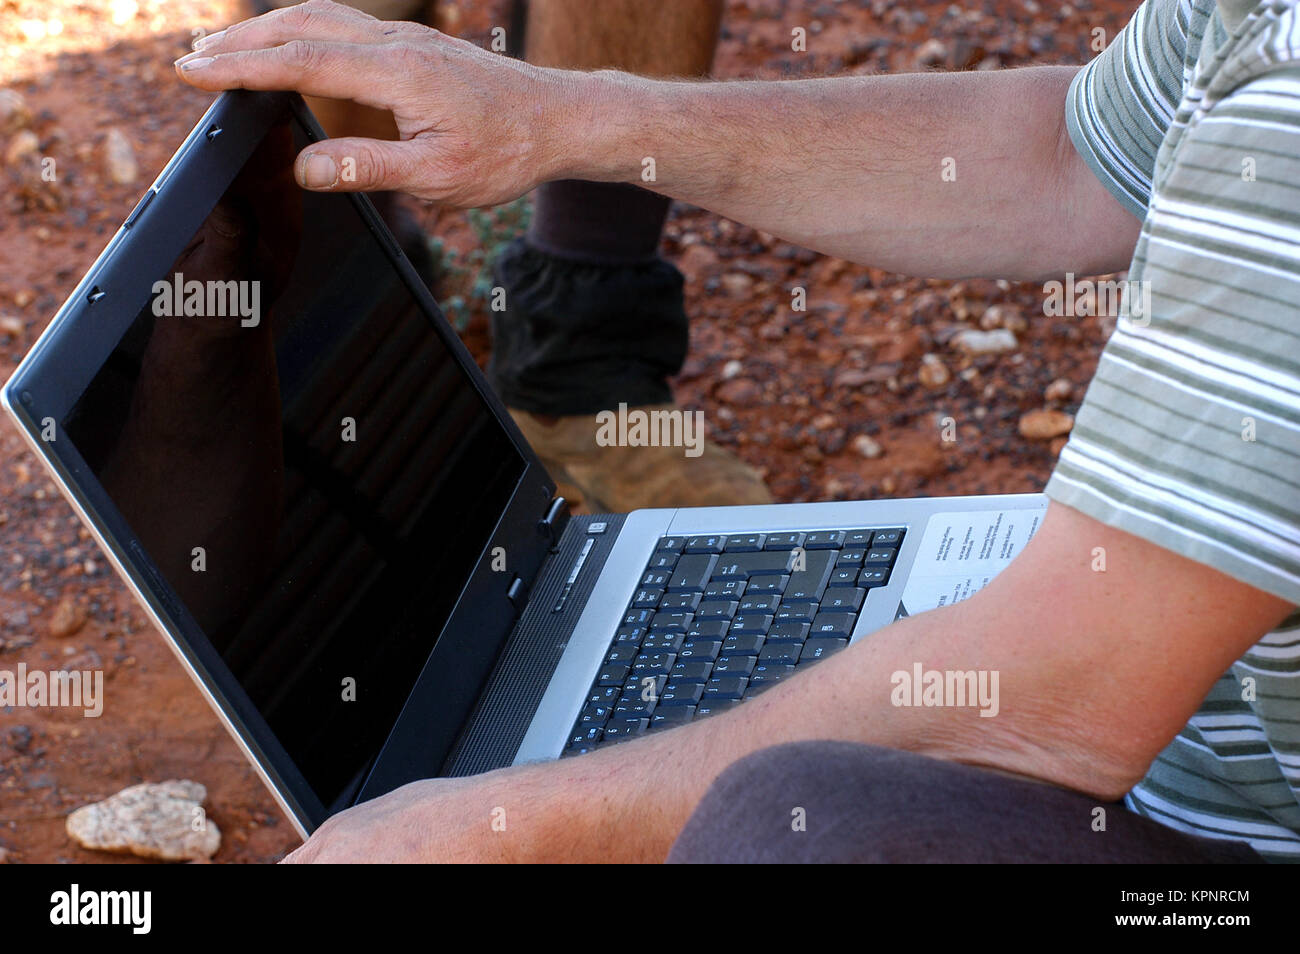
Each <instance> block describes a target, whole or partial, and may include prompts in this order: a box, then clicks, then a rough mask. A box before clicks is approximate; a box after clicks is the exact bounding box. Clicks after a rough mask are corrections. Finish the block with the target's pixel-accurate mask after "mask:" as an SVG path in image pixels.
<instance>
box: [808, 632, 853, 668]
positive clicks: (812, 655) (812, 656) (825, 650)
mask: <svg viewBox="0 0 1300 954" xmlns="http://www.w3.org/2000/svg"><path fill="white" fill-rule="evenodd" d="M848 644H849V641H848V640H847V639H830V638H825V639H810V640H808V642H806V643H804V644H803V652H802V653H800V654H799V665H801V666H802V665H804V664H805V663H810V662H816V661H817V660H819V659H825V658H826V657H827V656H831V655H833V654H835V653H837V652H839V651H840V650H841V649H843V648H844V647H845V646H847V645H848Z"/></svg>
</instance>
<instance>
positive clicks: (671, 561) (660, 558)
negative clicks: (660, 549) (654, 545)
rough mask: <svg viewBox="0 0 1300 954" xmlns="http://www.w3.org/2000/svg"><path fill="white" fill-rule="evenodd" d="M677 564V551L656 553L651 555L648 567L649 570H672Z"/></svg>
mask: <svg viewBox="0 0 1300 954" xmlns="http://www.w3.org/2000/svg"><path fill="white" fill-rule="evenodd" d="M676 565H677V554H676V553H656V554H653V555H652V556H651V557H650V562H649V564H647V566H646V569H649V570H671V569H672V568H673V567H675V566H676Z"/></svg>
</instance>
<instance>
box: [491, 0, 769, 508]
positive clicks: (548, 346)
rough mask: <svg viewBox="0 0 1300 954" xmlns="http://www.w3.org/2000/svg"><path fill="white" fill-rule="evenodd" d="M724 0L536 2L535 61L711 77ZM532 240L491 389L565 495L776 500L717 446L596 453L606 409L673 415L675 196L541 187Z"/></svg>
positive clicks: (683, 346)
mask: <svg viewBox="0 0 1300 954" xmlns="http://www.w3.org/2000/svg"><path fill="white" fill-rule="evenodd" d="M722 6H723V4H722V0H657V2H654V3H646V2H645V0H528V3H527V14H526V23H527V29H526V31H525V50H526V58H527V59H528V61H529V62H531V63H536V64H538V65H541V66H557V67H566V68H570V69H600V68H617V69H622V70H627V71H629V72H633V73H640V74H643V75H652V76H702V75H704V74H706V73H707V72H708V71H709V68H710V66H711V64H712V60H713V51H714V47H715V44H716V41H717V35H718V26H719V23H720V21H721V17H722ZM534 201H535V205H534V213H533V219H532V223H531V225H530V227H529V230H528V234H527V235H526V236H525V237H523V238H521V239H518V240H516V241H515V242H514V243H512V244H511V245H510V246H509V247H508V248H507V249H506V251H505V252H504V253H503V254H502V255H501V257H500V259H499V260H498V262H497V264H496V274H497V281H498V283H499V284H500V285H501V286H502V287H503V288H504V289H505V292H506V295H505V303H506V308H505V310H504V311H502V312H499V313H494V314H493V316H492V331H493V351H492V361H491V364H490V365H489V368H488V374H489V377H490V378H491V380H492V383H493V386H494V387H495V388H496V389H497V391H498V393H499V394H500V395H501V396H502V399H503V400H504V401H505V403H506V404H507V406H508V407H510V409H511V412H512V414H513V415H514V417H515V420H516V422H517V423H518V424H519V426H520V428H521V429H522V430H523V432H524V435H525V436H526V437H527V438H528V440H529V443H531V444H532V445H533V447H534V449H535V450H537V452H538V454H539V455H540V456H541V457H542V460H543V462H544V463H545V464H546V466H547V469H548V470H549V471H550V472H551V474H552V476H553V477H554V478H555V479H556V480H557V482H558V483H559V484H560V485H561V489H560V492H561V493H563V494H565V495H566V496H573V495H574V494H577V495H578V496H580V497H582V498H584V499H585V501H586V503H587V505H588V507H589V508H590V509H597V510H617V511H623V510H634V509H637V508H640V507H650V506H691V505H697V506H702V505H712V504H722V503H766V502H769V501H770V500H771V496H770V495H769V494H768V492H767V489H766V487H764V485H763V483H762V481H761V479H760V478H759V477H758V475H757V474H756V473H755V472H754V471H753V470H752V469H751V468H749V467H748V466H746V465H745V464H743V463H742V462H741V461H739V460H738V459H736V458H735V457H733V456H732V455H731V454H729V453H727V452H725V451H723V450H722V449H721V448H719V447H717V446H716V445H713V444H711V443H710V444H706V445H705V448H704V452H703V454H701V455H700V456H698V457H689V458H688V457H686V456H685V454H684V453H683V449H682V448H672V447H663V448H655V447H644V448H631V447H601V446H599V445H598V444H597V442H596V435H597V430H598V428H597V422H596V418H595V415H596V414H598V413H599V412H601V411H605V410H616V409H617V408H618V406H619V404H621V403H625V404H627V405H628V406H629V407H638V406H641V407H643V408H644V409H646V410H648V411H655V410H671V409H673V408H672V406H671V401H672V392H671V389H670V388H669V385H668V378H669V377H670V376H672V375H673V374H676V373H677V372H678V371H679V370H680V369H681V366H682V362H683V360H684V359H685V357H686V350H687V343H688V328H687V318H686V312H685V309H684V304H683V298H682V276H681V274H680V273H679V272H678V271H677V269H676V268H674V267H673V266H672V265H670V264H668V263H667V262H665V261H664V260H663V259H661V258H659V256H658V248H659V240H660V235H661V233H662V230H663V224H664V219H665V217H666V216H667V214H668V208H669V204H670V202H669V200H668V199H666V198H664V197H662V196H659V195H656V194H655V193H652V192H647V191H645V190H642V189H638V188H636V187H634V186H628V185H620V184H610V183H592V182H578V181H563V182H553V183H547V184H546V185H543V186H542V187H540V188H539V189H538V190H537V191H536V193H535V194H534Z"/></svg>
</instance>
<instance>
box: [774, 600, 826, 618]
mask: <svg viewBox="0 0 1300 954" xmlns="http://www.w3.org/2000/svg"><path fill="white" fill-rule="evenodd" d="M816 615H817V604H815V603H791V604H789V605H785V604H782V605H781V606H780V607H778V608H777V611H776V612H775V613H774V614H773V616H772V618H773V619H774V620H775V621H776V622H777V623H811V622H812V621H813V617H814V616H816Z"/></svg>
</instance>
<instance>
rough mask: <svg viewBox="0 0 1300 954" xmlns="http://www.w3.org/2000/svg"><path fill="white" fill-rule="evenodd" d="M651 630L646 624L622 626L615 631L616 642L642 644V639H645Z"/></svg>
mask: <svg viewBox="0 0 1300 954" xmlns="http://www.w3.org/2000/svg"><path fill="white" fill-rule="evenodd" d="M647 632H649V630H647V629H646V628H645V627H644V626H620V627H619V628H618V629H616V630H615V631H614V642H615V643H633V644H635V645H638V646H639V645H640V644H641V640H643V639H645V634H646V633H647Z"/></svg>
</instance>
